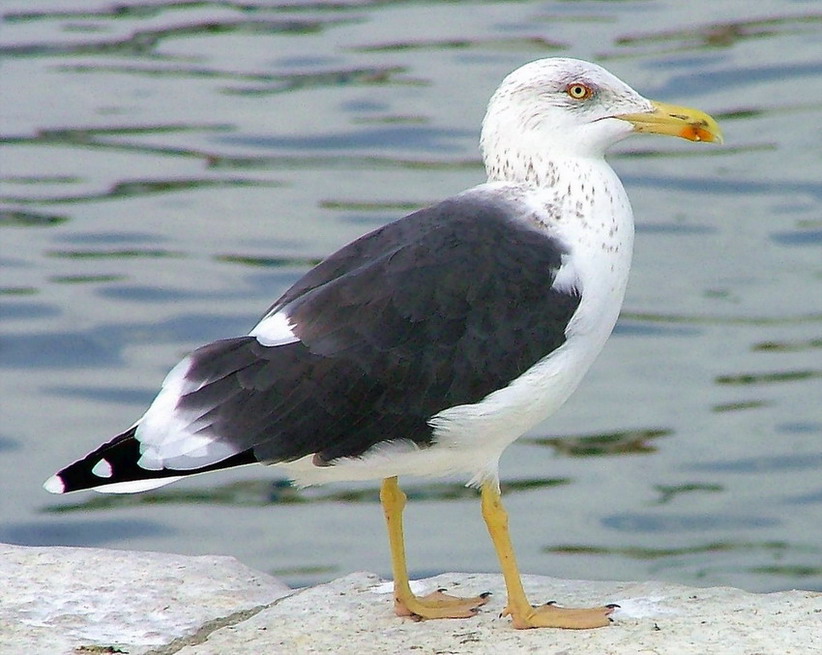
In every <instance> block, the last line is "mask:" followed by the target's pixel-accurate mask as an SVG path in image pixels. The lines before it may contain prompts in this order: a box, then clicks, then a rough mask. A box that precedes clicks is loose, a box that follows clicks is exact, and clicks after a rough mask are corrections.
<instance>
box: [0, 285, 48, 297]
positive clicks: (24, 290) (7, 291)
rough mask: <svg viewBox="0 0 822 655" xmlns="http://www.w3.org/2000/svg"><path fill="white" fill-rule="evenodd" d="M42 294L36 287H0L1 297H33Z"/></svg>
mask: <svg viewBox="0 0 822 655" xmlns="http://www.w3.org/2000/svg"><path fill="white" fill-rule="evenodd" d="M36 293H40V289H37V288H35V287H0V296H33V295H34V294H36Z"/></svg>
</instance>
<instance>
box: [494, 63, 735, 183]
mask: <svg viewBox="0 0 822 655" xmlns="http://www.w3.org/2000/svg"><path fill="white" fill-rule="evenodd" d="M636 131H640V132H656V133H659V134H671V135H676V136H681V137H684V138H688V139H691V140H709V141H718V140H721V136H720V135H719V129H718V127H717V125H716V122H715V121H714V120H713V119H711V118H710V117H709V116H707V115H706V114H704V113H702V112H698V111H696V110H692V109H687V108H684V107H672V106H667V105H662V104H661V103H657V102H653V101H651V100H648V99H647V98H644V97H643V96H641V95H640V94H639V93H637V92H636V91H634V90H633V89H632V88H631V87H629V86H628V85H627V84H625V83H624V82H623V81H622V80H620V79H618V78H617V77H615V76H614V75H611V73H609V72H608V71H606V70H605V69H604V68H602V67H601V66H597V65H596V64H591V63H589V62H587V61H581V60H579V59H568V58H563V57H556V58H549V59H539V60H537V61H533V62H531V63H529V64H525V65H524V66H522V67H521V68H518V69H517V70H515V71H514V72H513V73H511V74H510V75H508V76H507V77H506V78H505V79H504V80H503V81H502V84H500V86H499V88H498V89H497V91H496V92H495V93H494V95H493V97H492V98H491V101H490V102H489V103H488V111H487V112H486V114H485V119H484V121H483V125H482V138H481V141H480V148H481V150H482V153H483V158H484V160H485V165H486V168H487V169H488V174H489V177H490V178H491V179H519V178H522V175H521V172H522V170H525V169H527V167H528V165H529V164H530V165H532V166H534V165H536V166H539V164H540V162H541V163H543V164H545V163H548V162H551V161H554V160H558V159H569V158H570V159H586V158H597V159H601V158H602V157H603V156H604V154H605V151H606V150H607V149H608V147H609V146H611V145H613V144H614V143H616V142H618V141H621V140H622V139H624V138H625V137H627V136H630V135H631V134H632V133H633V132H636ZM517 171H519V173H518V172H517Z"/></svg>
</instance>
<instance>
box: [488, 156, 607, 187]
mask: <svg viewBox="0 0 822 655" xmlns="http://www.w3.org/2000/svg"><path fill="white" fill-rule="evenodd" d="M603 167H604V168H608V169H610V166H608V164H607V163H606V162H605V160H604V159H603V158H602V157H580V156H570V155H566V154H565V153H562V154H559V155H556V154H555V153H550V154H549V153H542V152H533V151H532V152H528V153H523V152H518V153H512V152H510V151H503V152H502V153H500V154H499V156H496V157H486V160H485V170H486V172H487V174H488V181H489V182H513V183H515V184H526V185H528V186H533V187H539V188H555V187H558V186H563V187H564V186H566V185H567V184H569V183H571V182H572V181H573V179H577V178H578V177H579V176H580V175H583V176H587V174H590V173H593V172H594V171H597V170H600V169H602V168H603ZM569 175H570V176H572V177H573V179H569Z"/></svg>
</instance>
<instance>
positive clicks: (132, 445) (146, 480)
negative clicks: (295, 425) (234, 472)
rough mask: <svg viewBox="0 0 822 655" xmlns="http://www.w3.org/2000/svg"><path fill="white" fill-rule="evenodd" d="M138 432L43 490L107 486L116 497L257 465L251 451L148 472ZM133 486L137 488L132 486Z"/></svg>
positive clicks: (53, 479) (69, 469) (127, 433)
mask: <svg viewBox="0 0 822 655" xmlns="http://www.w3.org/2000/svg"><path fill="white" fill-rule="evenodd" d="M136 430H137V426H134V427H132V428H129V429H128V430H126V431H125V432H123V433H122V434H119V435H117V436H116V437H114V439H112V440H111V441H109V442H107V443H104V444H103V445H102V446H100V447H99V448H97V449H96V450H93V451H92V452H90V453H89V454H88V455H86V456H85V457H83V458H82V459H79V460H77V461H76V462H74V463H73V464H70V465H69V466H67V467H66V468H64V469H62V470H61V471H58V472H57V473H56V474H54V475H53V476H51V477H50V478H49V479H48V480H46V482H45V483H44V484H43V487H44V488H45V490H46V491H48V492H50V493H53V494H64V493H71V492H72V491H82V490H84V489H98V488H100V489H102V490H105V487H107V486H111V491H112V492H115V493H116V492H124V493H128V492H135V491H147V490H149V489H152V488H154V487H158V486H161V485H163V484H167V483H168V482H174V480H172V479H170V478H175V479H176V478H180V477H184V476H187V475H194V474H195V473H205V472H207V471H215V470H218V469H224V468H231V467H234V466H242V465H244V464H252V463H255V462H257V458H256V457H255V456H254V452H253V451H252V450H250V449H249V450H246V451H244V452H241V453H238V454H236V455H233V456H231V457H229V458H227V459H224V460H222V461H220V462H215V463H214V464H210V465H209V466H204V467H202V468H198V469H190V470H184V471H181V470H175V469H167V468H163V469H158V470H150V469H144V468H142V467H141V466H140V465H139V461H140V457H141V452H140V442H139V441H138V440H137V439H136V438H135V434H136ZM152 481H153V482H154V484H152ZM129 483H134V484H133V485H129ZM113 485H122V487H121V488H119V489H117V488H115V487H114V486H113Z"/></svg>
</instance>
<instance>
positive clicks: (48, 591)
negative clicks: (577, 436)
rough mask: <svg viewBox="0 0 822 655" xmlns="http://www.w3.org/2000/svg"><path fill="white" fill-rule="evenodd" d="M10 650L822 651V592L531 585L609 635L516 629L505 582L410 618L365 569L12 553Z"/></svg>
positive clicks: (534, 595) (92, 553)
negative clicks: (308, 583)
mask: <svg viewBox="0 0 822 655" xmlns="http://www.w3.org/2000/svg"><path fill="white" fill-rule="evenodd" d="M0 579H2V580H3V581H4V586H3V587H2V588H0V655H17V654H25V655H39V654H40V653H43V654H46V653H48V654H49V655H60V654H63V653H66V654H68V653H72V654H73V655H83V654H87V655H91V654H92V653H112V652H126V653H129V654H130V655H134V654H139V655H172V654H179V655H233V654H238V655H239V654H240V653H243V654H256V653H264V654H265V655H302V654H305V655H311V654H323V655H329V654H335V653H339V654H351V655H368V654H371V653H374V654H378V653H379V654H383V653H385V654H392V655H404V654H408V655H463V654H465V655H474V654H477V655H479V654H486V653H487V654H493V655H508V654H509V653H510V654H513V655H516V654H519V653H549V654H551V655H582V654H585V653H591V654H596V655H622V654H625V655H652V654H655V655H668V654H670V655H709V654H710V655H714V654H717V655H814V654H822V594H820V593H814V592H806V591H787V592H780V593H773V594H751V593H747V592H744V591H740V590H738V589H732V588H710V589H699V588H693V587H685V586H681V585H674V584H668V583H657V582H643V583H626V582H590V581H570V580H557V579H553V578H545V577H538V576H525V578H524V581H525V586H526V589H527V590H528V592H529V594H530V596H531V599H532V600H533V601H534V602H545V601H548V600H556V601H558V602H560V603H562V604H591V603H609V602H616V603H619V604H620V605H621V606H622V607H621V609H620V610H618V611H617V612H616V613H615V615H614V618H615V620H614V623H613V625H611V626H610V627H607V628H600V629H598V630H587V631H570V630H526V631H518V630H514V629H513V628H512V627H511V624H510V621H509V620H508V619H506V618H500V617H499V613H500V611H501V610H502V607H503V605H504V602H505V592H504V588H503V585H502V579H501V577H500V576H499V575H489V574H465V573H451V574H443V575H440V576H437V577H434V578H429V579H426V580H421V581H416V582H415V583H414V586H415V591H417V592H418V593H427V592H428V591H433V590H434V589H437V588H438V587H446V588H448V590H449V591H451V592H452V593H456V594H461V595H473V594H477V593H481V592H483V591H491V592H493V594H494V595H493V596H492V599H491V602H490V603H489V604H488V605H487V606H485V607H484V608H483V610H482V611H481V612H480V614H479V615H478V616H476V617H475V618H472V619H462V620H445V621H425V622H421V623H416V622H414V621H411V620H409V619H399V618H397V617H396V616H395V615H394V614H393V611H392V602H391V585H390V584H389V583H385V582H383V581H382V580H380V579H378V578H377V577H376V576H375V575H373V574H369V573H354V574H351V575H348V576H346V577H344V578H340V579H338V580H335V581H333V582H330V583H328V584H325V585H318V586H316V587H311V588H308V589H302V590H297V591H293V590H289V589H288V588H287V587H285V586H284V585H282V584H281V583H279V582H278V581H277V580H275V579H274V578H271V577H269V576H266V575H264V574H260V573H256V572H254V571H252V570H250V569H248V568H246V567H245V566H243V565H241V564H239V563H238V562H237V561H236V560H234V559H232V558H227V557H182V556H178V555H164V554H159V553H142V552H139V553H138V552H121V551H110V550H98V549H79V548H25V547H19V546H3V545H0Z"/></svg>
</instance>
